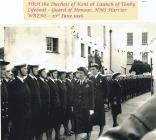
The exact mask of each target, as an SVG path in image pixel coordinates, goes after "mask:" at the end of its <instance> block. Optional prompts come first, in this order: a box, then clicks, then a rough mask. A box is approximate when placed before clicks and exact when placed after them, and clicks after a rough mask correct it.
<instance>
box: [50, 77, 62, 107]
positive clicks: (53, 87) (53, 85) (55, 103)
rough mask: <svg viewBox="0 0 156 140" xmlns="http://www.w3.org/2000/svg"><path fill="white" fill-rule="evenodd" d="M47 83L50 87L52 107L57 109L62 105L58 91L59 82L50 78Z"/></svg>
mask: <svg viewBox="0 0 156 140" xmlns="http://www.w3.org/2000/svg"><path fill="white" fill-rule="evenodd" d="M47 83H48V85H49V88H50V108H51V109H57V108H58V107H60V105H61V102H60V98H59V94H58V92H59V91H58V86H57V82H54V81H53V80H51V79H48V82H47Z"/></svg>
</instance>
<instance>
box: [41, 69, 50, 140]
mask: <svg viewBox="0 0 156 140" xmlns="http://www.w3.org/2000/svg"><path fill="white" fill-rule="evenodd" d="M38 76H39V77H38V83H39V87H40V97H41V116H40V117H41V121H40V123H41V133H44V132H46V136H47V139H48V140H50V139H51V138H50V132H49V130H48V126H49V109H50V88H49V86H48V84H47V82H46V78H47V73H46V69H45V68H43V67H40V68H39V69H38Z"/></svg>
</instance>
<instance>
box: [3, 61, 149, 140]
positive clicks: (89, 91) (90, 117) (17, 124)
mask: <svg viewBox="0 0 156 140" xmlns="http://www.w3.org/2000/svg"><path fill="white" fill-rule="evenodd" d="M1 64H2V65H7V64H9V63H7V62H5V61H2V62H1ZM78 71H79V73H76V75H75V78H73V75H72V73H68V74H67V75H68V76H67V75H66V72H65V71H59V72H58V71H57V70H50V71H49V72H48V74H47V73H46V71H45V68H42V69H38V65H28V67H27V68H26V65H25V64H23V65H16V66H15V67H14V70H13V73H14V76H15V78H14V79H13V80H12V81H11V82H6V80H3V81H5V82H3V83H5V85H6V86H3V87H5V88H3V89H4V90H2V91H5V92H6V91H7V90H8V93H6V94H4V95H7V96H6V97H5V99H4V101H5V100H6V102H5V104H6V105H5V106H2V109H4V110H6V115H2V117H3V116H5V117H4V118H6V119H5V120H6V123H5V124H4V129H3V128H2V129H3V130H4V131H5V132H4V133H3V134H4V136H3V137H7V136H6V135H5V134H6V132H7V121H9V128H11V129H10V130H9V131H10V133H9V139H10V140H21V139H22V140H30V139H32V138H33V137H35V138H36V139H37V140H41V139H42V134H43V132H46V135H47V139H48V140H50V139H51V138H52V136H51V135H52V130H53V128H54V129H55V139H56V140H58V139H61V137H60V127H61V124H63V126H64V130H65V135H68V136H69V135H72V134H73V131H74V133H75V134H76V135H77V134H79V133H84V132H85V133H87V134H88V135H87V136H88V137H87V138H89V135H90V132H91V130H92V129H91V127H92V125H99V126H100V132H99V135H101V133H102V131H103V128H104V125H105V107H104V104H105V101H106V100H107V98H109V99H110V100H108V101H109V102H110V103H111V107H112V114H115V115H113V121H114V119H115V118H114V117H116V115H117V114H118V113H121V102H120V101H121V95H124V97H125V95H126V98H128V97H129V96H128V95H129V93H127V92H128V91H129V90H128V89H126V91H125V93H124V92H123V88H124V86H122V84H121V83H120V82H121V81H120V80H119V79H115V77H116V76H117V75H119V74H118V73H117V74H114V75H113V76H112V77H114V78H112V79H113V80H112V79H111V80H110V82H108V81H109V80H108V78H107V76H103V75H102V74H100V73H99V72H98V66H97V65H92V66H91V68H90V71H91V73H92V75H91V76H89V78H88V72H87V70H86V69H85V68H84V67H80V68H79V69H78ZM27 72H28V75H27ZM66 76H67V77H66ZM25 77H26V78H25ZM119 81H120V82H119ZM124 81H125V80H124ZM147 81H148V80H147ZM108 83H110V84H108ZM142 83H144V82H142ZM147 83H148V82H147ZM108 85H110V87H109V86H108ZM127 86H129V84H127ZM140 86H141V84H140ZM147 87H148V86H147ZM130 89H131V88H130ZM117 91H118V92H117ZM121 91H122V92H121ZM141 91H143V89H142V90H141ZM7 99H8V100H7ZM2 100H3V99H2ZM8 101H9V102H8ZM116 102H117V103H116ZM8 103H9V104H8ZM7 104H8V106H9V118H8V114H7V110H8V107H7ZM4 112H5V111H4ZM69 120H71V123H72V131H71V130H69V128H68V123H69ZM2 122H5V121H4V120H3V121H2ZM114 123H115V124H113V125H114V126H116V125H117V122H114ZM90 124H91V125H90ZM76 138H77V137H76ZM2 139H3V138H2Z"/></svg>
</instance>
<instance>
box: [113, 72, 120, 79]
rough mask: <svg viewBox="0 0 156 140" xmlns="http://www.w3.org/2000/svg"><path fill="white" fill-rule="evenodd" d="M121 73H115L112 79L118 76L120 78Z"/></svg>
mask: <svg viewBox="0 0 156 140" xmlns="http://www.w3.org/2000/svg"><path fill="white" fill-rule="evenodd" d="M120 74H121V73H119V72H115V73H113V75H112V78H113V79H114V78H115V77H116V76H118V75H120Z"/></svg>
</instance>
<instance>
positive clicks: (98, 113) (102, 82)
mask: <svg viewBox="0 0 156 140" xmlns="http://www.w3.org/2000/svg"><path fill="white" fill-rule="evenodd" d="M90 71H91V73H92V75H93V76H92V77H91V79H92V81H93V85H94V98H95V108H94V117H93V125H99V126H100V132H99V136H100V135H101V134H102V132H103V128H104V125H105V106H104V100H105V98H106V95H107V81H106V77H104V76H103V75H102V74H100V72H99V66H98V64H96V63H93V64H91V66H90Z"/></svg>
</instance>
